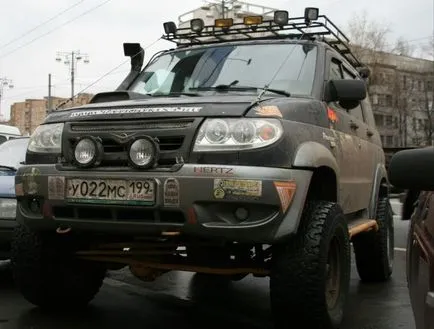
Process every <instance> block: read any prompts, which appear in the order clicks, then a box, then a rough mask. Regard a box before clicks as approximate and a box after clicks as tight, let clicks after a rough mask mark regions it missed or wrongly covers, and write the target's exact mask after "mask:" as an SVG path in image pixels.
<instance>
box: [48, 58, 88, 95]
mask: <svg viewBox="0 0 434 329" xmlns="http://www.w3.org/2000/svg"><path fill="white" fill-rule="evenodd" d="M62 57H63V63H64V64H65V65H67V66H69V70H70V74H71V100H72V101H73V100H74V95H75V94H74V84H75V75H76V70H77V63H78V62H79V61H81V60H83V62H84V63H85V64H88V63H89V55H87V54H81V53H80V50H77V51H71V52H57V57H56V61H58V62H61V61H62Z"/></svg>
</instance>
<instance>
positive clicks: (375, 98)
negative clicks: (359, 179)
mask: <svg viewBox="0 0 434 329" xmlns="http://www.w3.org/2000/svg"><path fill="white" fill-rule="evenodd" d="M361 60H362V61H363V62H364V63H366V64H367V65H368V66H369V67H370V69H371V76H370V78H369V95H370V98H371V103H372V107H373V110H374V116H375V121H376V124H377V127H378V130H379V131H380V135H381V140H382V142H383V146H384V147H390V148H394V147H418V146H426V145H432V144H433V139H434V112H433V111H434V109H433V100H434V61H430V60H426V59H421V58H413V57H408V56H400V55H396V54H391V53H385V52H375V53H374V52H373V51H369V52H367V53H365V54H364V55H363V56H361Z"/></svg>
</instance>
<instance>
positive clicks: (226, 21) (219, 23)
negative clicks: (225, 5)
mask: <svg viewBox="0 0 434 329" xmlns="http://www.w3.org/2000/svg"><path fill="white" fill-rule="evenodd" d="M214 25H215V27H221V28H225V29H228V28H230V27H231V26H232V25H234V20H233V18H218V19H216V20H215V21H214Z"/></svg>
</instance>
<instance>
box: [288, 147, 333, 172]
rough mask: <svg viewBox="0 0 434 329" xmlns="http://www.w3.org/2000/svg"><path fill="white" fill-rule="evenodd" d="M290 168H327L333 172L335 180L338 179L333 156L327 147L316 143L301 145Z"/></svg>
mask: <svg viewBox="0 0 434 329" xmlns="http://www.w3.org/2000/svg"><path fill="white" fill-rule="evenodd" d="M292 166H293V167H301V168H319V167H329V168H330V169H332V170H333V171H334V172H335V174H336V178H338V177H339V166H338V163H337V161H336V158H335V156H334V155H333V154H332V152H331V151H330V150H329V149H328V148H327V147H325V146H324V145H322V144H320V143H318V142H305V143H303V144H301V145H300V146H299V147H298V148H297V150H296V152H295V156H294V160H293V163H292Z"/></svg>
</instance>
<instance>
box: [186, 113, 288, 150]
mask: <svg viewBox="0 0 434 329" xmlns="http://www.w3.org/2000/svg"><path fill="white" fill-rule="evenodd" d="M282 134H283V127H282V124H281V123H280V121H279V120H278V119H256V118H246V119H244V118H243V119H207V120H205V122H204V123H203V124H202V126H201V127H200V130H199V133H198V135H197V137H196V142H195V144H194V149H193V151H195V152H209V151H236V150H245V149H254V148H259V147H264V146H268V145H271V144H273V143H275V142H276V141H277V140H279V138H280V137H281V136H282Z"/></svg>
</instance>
